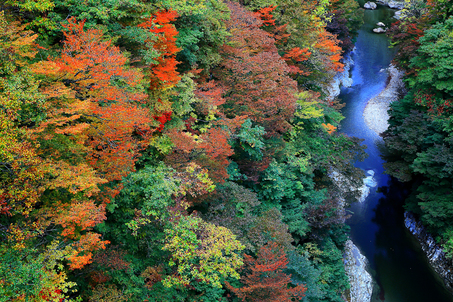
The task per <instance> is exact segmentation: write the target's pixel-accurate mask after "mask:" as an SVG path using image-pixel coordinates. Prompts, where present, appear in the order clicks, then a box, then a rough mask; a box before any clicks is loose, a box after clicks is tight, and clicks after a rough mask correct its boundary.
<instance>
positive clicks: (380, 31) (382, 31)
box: [373, 27, 387, 34]
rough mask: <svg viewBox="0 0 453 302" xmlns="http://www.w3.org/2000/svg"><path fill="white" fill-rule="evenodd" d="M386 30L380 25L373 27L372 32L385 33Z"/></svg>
mask: <svg viewBox="0 0 453 302" xmlns="http://www.w3.org/2000/svg"><path fill="white" fill-rule="evenodd" d="M386 31H387V30H385V29H383V28H382V27H378V28H373V32H374V33H377V34H383V33H385V32H386Z"/></svg>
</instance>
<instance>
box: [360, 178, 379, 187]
mask: <svg viewBox="0 0 453 302" xmlns="http://www.w3.org/2000/svg"><path fill="white" fill-rule="evenodd" d="M363 184H364V185H366V186H367V187H370V188H374V187H376V186H377V181H376V180H375V179H374V177H373V176H368V177H365V178H364V179H363Z"/></svg>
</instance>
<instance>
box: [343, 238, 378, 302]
mask: <svg viewBox="0 0 453 302" xmlns="http://www.w3.org/2000/svg"><path fill="white" fill-rule="evenodd" d="M367 266H368V261H367V259H366V258H365V256H363V255H362V253H360V251H359V249H358V248H357V246H355V244H354V243H353V242H352V241H351V240H348V241H346V244H345V250H344V268H345V271H346V275H347V276H348V278H349V284H350V285H351V289H350V290H349V293H348V294H347V296H346V297H345V298H346V300H347V301H350V302H369V301H371V295H372V294H373V279H372V278H371V275H370V274H369V273H368V271H367V270H366V268H367Z"/></svg>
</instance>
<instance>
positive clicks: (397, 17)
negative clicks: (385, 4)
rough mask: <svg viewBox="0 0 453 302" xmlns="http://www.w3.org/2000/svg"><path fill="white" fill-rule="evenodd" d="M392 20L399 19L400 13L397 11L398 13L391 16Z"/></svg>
mask: <svg viewBox="0 0 453 302" xmlns="http://www.w3.org/2000/svg"><path fill="white" fill-rule="evenodd" d="M393 18H395V19H397V20H399V19H401V11H400V10H399V11H397V12H395V14H394V15H393Z"/></svg>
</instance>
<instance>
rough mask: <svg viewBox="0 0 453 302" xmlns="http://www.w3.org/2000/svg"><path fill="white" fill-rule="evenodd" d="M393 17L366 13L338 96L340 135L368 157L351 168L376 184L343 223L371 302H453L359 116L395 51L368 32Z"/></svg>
mask: <svg viewBox="0 0 453 302" xmlns="http://www.w3.org/2000/svg"><path fill="white" fill-rule="evenodd" d="M361 4H362V5H363V3H361ZM393 13H394V10H391V9H388V8H387V7H382V6H379V7H378V9H377V10H375V11H370V10H367V11H366V12H365V24H364V25H363V27H362V29H361V30H360V32H359V36H358V38H357V43H356V50H355V51H354V52H353V54H352V57H353V60H354V62H355V64H354V66H353V68H352V72H351V73H352V78H353V81H354V84H353V86H352V87H350V88H344V89H342V92H341V94H340V98H341V99H342V101H343V102H344V103H346V107H345V108H343V110H342V113H343V115H344V116H345V117H346V118H345V119H344V120H343V121H342V127H341V131H342V132H345V133H347V134H348V135H351V136H356V137H359V138H362V139H364V140H365V141H364V144H366V145H367V146H368V148H367V153H368V154H369V157H368V158H367V159H366V160H365V161H364V162H359V163H357V164H356V166H357V167H360V168H362V169H364V170H373V171H374V172H375V179H376V181H377V183H378V187H376V188H371V193H370V195H369V196H368V197H367V199H366V200H365V201H364V202H363V203H354V204H353V205H352V206H351V207H350V208H349V210H350V211H351V212H353V213H354V214H353V215H352V217H351V218H350V219H348V221H347V223H348V225H350V227H351V238H352V240H353V242H354V243H355V244H356V245H357V246H358V247H359V249H360V250H361V251H362V253H363V254H364V255H365V256H366V257H367V259H368V260H369V266H370V269H369V270H370V273H371V274H372V276H373V279H374V281H375V283H376V285H375V288H374V291H373V299H372V301H389V302H443V301H445V302H450V301H451V302H453V295H452V294H450V293H449V292H448V290H447V289H446V287H445V286H444V285H443V282H442V280H441V279H440V278H439V277H438V276H437V274H436V273H435V272H434V270H433V269H432V268H431V267H430V266H429V263H428V261H427V258H426V256H425V255H424V253H423V251H422V250H421V247H420V245H419V243H418V242H417V240H416V239H415V238H414V237H413V236H412V235H411V234H410V233H409V231H407V230H406V228H405V227H404V217H403V213H404V212H403V209H402V201H403V200H404V197H405V194H406V192H405V189H404V186H402V185H401V184H399V183H398V182H396V181H394V180H391V179H390V177H389V176H387V175H385V174H383V171H384V169H383V167H382V164H383V162H384V161H383V160H382V159H381V157H380V155H381V153H382V152H385V149H384V148H383V141H382V139H381V138H380V137H379V136H378V135H376V134H375V133H374V132H373V131H371V130H370V129H369V128H368V127H367V126H366V124H365V122H364V119H363V116H362V114H363V110H364V108H365V106H366V103H367V102H368V100H369V99H371V98H372V97H374V96H376V95H377V94H379V92H380V91H381V90H382V89H383V88H384V87H385V85H386V81H387V78H388V75H387V73H386V72H385V71H382V69H385V68H387V67H388V66H389V64H390V61H391V60H392V58H393V55H394V53H395V50H394V49H389V47H388V46H389V41H388V39H387V37H386V36H385V35H379V34H374V33H373V32H372V29H373V28H374V27H375V24H376V23H377V22H379V21H382V22H384V23H385V24H390V22H393V21H395V19H393V20H392V19H391V17H392V15H393Z"/></svg>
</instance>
